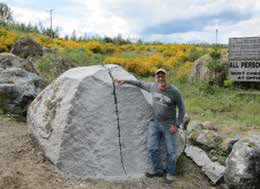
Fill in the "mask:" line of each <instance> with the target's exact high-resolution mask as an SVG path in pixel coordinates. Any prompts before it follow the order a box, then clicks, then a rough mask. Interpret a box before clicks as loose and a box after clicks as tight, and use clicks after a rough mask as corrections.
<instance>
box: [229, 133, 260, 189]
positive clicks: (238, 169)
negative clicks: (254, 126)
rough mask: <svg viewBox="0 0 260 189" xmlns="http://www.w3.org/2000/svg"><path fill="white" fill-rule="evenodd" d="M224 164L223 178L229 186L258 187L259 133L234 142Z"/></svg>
mask: <svg viewBox="0 0 260 189" xmlns="http://www.w3.org/2000/svg"><path fill="white" fill-rule="evenodd" d="M226 166H227V168H226V171H225V175H224V179H225V182H226V183H227V184H228V185H229V186H230V188H241V189H249V188H250V189H258V188H260V135H259V134H258V135H257V134H255V135H252V136H251V137H249V138H248V140H247V141H242V140H240V141H238V142H236V143H235V144H234V146H233V148H232V151H231V154H230V155H229V157H228V158H227V160H226Z"/></svg>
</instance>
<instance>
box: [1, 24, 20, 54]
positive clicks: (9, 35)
mask: <svg viewBox="0 0 260 189" xmlns="http://www.w3.org/2000/svg"><path fill="white" fill-rule="evenodd" d="M17 38H18V35H17V34H15V33H13V32H9V31H8V30H6V29H4V28H0V52H8V51H10V50H11V47H12V45H13V44H14V43H15V41H16V40H17Z"/></svg>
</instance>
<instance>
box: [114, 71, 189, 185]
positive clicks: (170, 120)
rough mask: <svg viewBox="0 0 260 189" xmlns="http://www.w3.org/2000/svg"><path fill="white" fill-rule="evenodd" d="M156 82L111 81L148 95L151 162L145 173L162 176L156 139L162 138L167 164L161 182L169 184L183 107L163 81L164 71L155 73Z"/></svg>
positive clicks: (174, 92) (174, 160)
mask: <svg viewBox="0 0 260 189" xmlns="http://www.w3.org/2000/svg"><path fill="white" fill-rule="evenodd" d="M155 79H156V82H155V83H152V82H144V81H136V80H120V79H115V80H114V81H115V82H116V83H119V84H124V83H127V84H130V85H135V86H137V87H140V88H142V89H144V90H146V91H148V92H150V93H151V94H152V99H153V103H152V108H153V115H154V118H153V119H152V120H151V124H150V127H151V128H150V130H151V133H150V135H151V136H150V137H151V144H150V154H151V159H152V163H153V168H154V170H153V172H151V173H150V172H147V173H146V174H145V175H146V176H147V177H163V175H164V168H163V165H162V162H161V160H160V158H159V146H160V139H161V137H163V139H164V140H165V143H166V149H167V157H168V158H167V167H166V171H167V174H166V177H165V182H166V183H168V184H170V183H172V181H173V176H174V175H175V173H176V135H175V134H176V132H177V128H178V127H179V126H180V125H181V124H182V122H183V119H184V115H185V108H184V102H183V98H182V95H181V93H180V91H179V90H178V89H177V88H176V87H174V86H172V85H170V84H169V83H168V82H167V72H166V70H165V69H163V68H160V69H158V70H157V71H156V72H155ZM176 107H177V108H178V117H177V116H176Z"/></svg>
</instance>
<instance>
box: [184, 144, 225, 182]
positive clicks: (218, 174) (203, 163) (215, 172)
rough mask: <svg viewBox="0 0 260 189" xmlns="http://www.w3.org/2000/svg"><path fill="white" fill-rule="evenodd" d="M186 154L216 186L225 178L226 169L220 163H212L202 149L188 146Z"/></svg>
mask: <svg viewBox="0 0 260 189" xmlns="http://www.w3.org/2000/svg"><path fill="white" fill-rule="evenodd" d="M185 154H186V155H187V156H188V157H190V158H191V159H192V160H193V161H194V162H195V163H196V164H197V165H198V166H199V167H201V169H202V171H203V172H204V173H205V175H207V177H208V178H209V179H210V180H211V181H212V183H213V184H216V183H217V182H218V181H219V180H220V179H221V178H222V177H223V175H224V172H225V167H224V166H222V165H220V164H219V163H218V162H212V161H211V160H210V159H209V157H208V156H207V154H206V152H204V151H203V150H202V149H200V148H198V147H196V146H192V145H188V144H187V145H186V148H185Z"/></svg>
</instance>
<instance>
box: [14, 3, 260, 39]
mask: <svg viewBox="0 0 260 189" xmlns="http://www.w3.org/2000/svg"><path fill="white" fill-rule="evenodd" d="M16 1H17V2H18V1H20V2H23V0H16ZM32 1H33V0H30V2H32ZM17 5H18V3H17ZM27 7H28V8H26V9H25V8H21V7H18V6H12V7H11V8H12V9H13V11H14V13H15V18H16V19H17V20H18V21H20V22H27V23H28V22H31V23H37V22H38V21H41V22H43V23H44V25H45V26H48V25H49V15H48V13H47V12H44V11H43V12H38V11H35V10H33V7H31V8H29V6H27ZM43 9H47V8H45V7H43ZM229 11H231V12H236V13H237V14H241V15H249V16H248V19H247V20H246V19H244V20H243V19H242V20H239V19H238V20H237V22H234V23H231V24H229V25H226V24H225V25H224V23H222V21H223V20H221V21H219V20H220V19H218V18H217V17H216V19H213V21H212V22H211V23H208V25H206V24H205V25H203V28H200V31H192V30H190V31H186V32H184V33H175V34H173V33H172V34H171V33H170V34H168V35H162V34H151V35H149V36H147V35H144V34H143V33H142V31H144V30H145V29H146V28H150V27H152V26H156V25H159V24H164V23H168V22H174V21H175V20H180V19H181V20H190V19H194V18H197V19H200V18H203V19H205V18H207V17H209V16H214V15H217V14H219V13H222V12H229ZM259 11H260V1H257V0H247V1H245V0H218V1H216V0H185V1H179V0H178V1H177V0H123V1H122V0H95V1H93V0H85V1H82V0H66V4H64V5H62V6H60V7H59V8H57V10H55V11H54V14H53V23H54V26H59V27H62V28H63V33H67V34H71V32H72V31H73V29H75V30H76V31H77V33H78V34H83V33H88V34H90V35H94V34H98V35H101V36H104V35H107V36H116V35H117V34H118V33H120V34H122V35H123V37H131V38H135V39H136V38H139V37H145V40H151V41H154V40H162V41H164V42H167V41H168V42H190V41H208V42H214V41H215V30H216V28H218V29H219V41H221V42H225V43H227V42H228V38H229V37H232V36H255V35H259V32H258V31H260V24H259V23H260V22H259V19H260V13H259ZM250 15H251V18H250ZM246 18H247V17H246ZM249 18H250V19H249ZM184 24H185V23H184Z"/></svg>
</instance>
